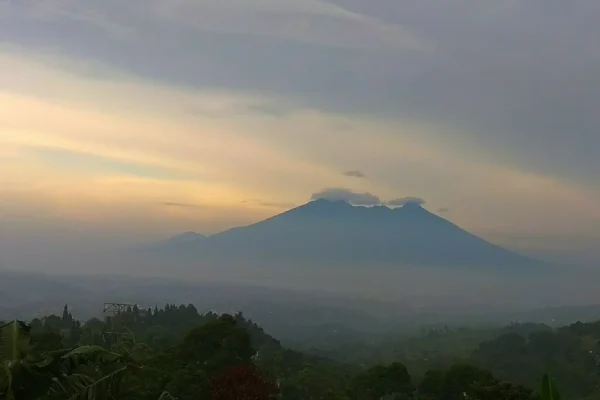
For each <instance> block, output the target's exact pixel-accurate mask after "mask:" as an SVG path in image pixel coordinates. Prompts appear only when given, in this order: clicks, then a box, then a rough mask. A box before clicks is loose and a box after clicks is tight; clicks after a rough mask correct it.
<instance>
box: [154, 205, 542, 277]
mask: <svg viewBox="0 0 600 400" xmlns="http://www.w3.org/2000/svg"><path fill="white" fill-rule="evenodd" d="M192 239H193V238H192ZM163 245H164V243H163ZM167 247H170V248H174V247H175V246H167ZM176 247H177V250H178V253H179V255H182V252H183V253H187V254H188V255H190V256H193V257H201V258H202V259H203V260H207V261H210V262H241V261H244V260H248V261H252V262H257V261H259V262H264V263H302V264H311V265H323V266H325V265H327V264H339V265H362V266H376V265H389V266H393V265H413V266H414V265H432V266H433V265H457V266H529V265H535V264H537V262H536V261H534V260H531V259H528V258H526V257H524V256H521V255H519V254H516V253H514V252H511V251H508V250H506V249H503V248H501V247H499V246H496V245H493V244H491V243H489V242H487V241H485V240H483V239H481V238H479V237H477V236H475V235H473V234H471V233H469V232H467V231H465V230H463V229H461V228H459V227H458V226H456V225H454V224H452V223H451V222H449V221H447V220H445V219H443V218H441V217H439V216H437V215H434V214H432V213H430V212H428V211H427V210H425V209H424V208H422V207H421V206H419V205H417V204H407V205H405V206H403V207H400V208H388V207H384V206H376V207H357V206H352V205H350V204H348V203H345V202H343V201H328V200H315V201H312V202H310V203H307V204H305V205H303V206H300V207H297V208H294V209H292V210H289V211H287V212H285V213H283V214H280V215H277V216H274V217H272V218H269V219H266V220H264V221H261V222H258V223H255V224H252V225H248V226H244V227H239V228H234V229H231V230H228V231H225V232H222V233H220V234H217V235H214V236H210V237H201V238H198V240H186V241H184V243H183V245H182V244H180V243H177V246H176Z"/></svg>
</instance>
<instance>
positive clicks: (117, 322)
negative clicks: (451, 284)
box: [0, 304, 600, 400]
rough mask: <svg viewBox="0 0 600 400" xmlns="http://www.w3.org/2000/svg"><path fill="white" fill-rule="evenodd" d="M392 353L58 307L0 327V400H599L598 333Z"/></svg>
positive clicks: (419, 343)
mask: <svg viewBox="0 0 600 400" xmlns="http://www.w3.org/2000/svg"><path fill="white" fill-rule="evenodd" d="M479 339H481V342H479V343H477V342H476V341H477V340H479ZM465 341H466V342H468V344H469V345H465V344H464V343H463V342H465ZM432 345H434V346H433V347H432ZM395 346H397V347H396V348H392V347H390V348H388V349H387V351H384V350H383V349H380V350H379V352H377V353H375V355H374V356H373V357H371V360H369V361H357V359H356V358H354V359H353V357H349V356H347V355H346V357H343V355H342V354H336V353H335V352H322V353H321V354H319V352H318V351H316V350H312V351H306V352H304V351H302V352H301V351H298V350H294V349H290V348H287V347H286V346H284V345H282V344H281V343H280V342H279V341H278V340H277V339H276V338H273V337H271V336H270V335H269V334H268V333H267V332H265V331H264V330H263V329H262V328H261V327H260V326H259V325H257V324H256V323H254V322H253V321H252V320H250V319H247V318H245V317H244V315H242V314H241V313H238V314H235V315H230V314H222V315H219V314H215V313H207V314H200V313H199V312H198V311H197V309H196V308H195V307H194V306H193V305H187V306H186V305H180V306H176V305H172V304H168V305H166V306H165V307H164V308H161V309H159V308H154V309H147V310H141V309H139V308H138V307H136V306H133V307H129V308H127V309H126V310H125V311H123V312H119V313H116V314H115V315H111V316H107V317H106V318H105V319H104V320H100V319H95V318H94V319H90V320H88V321H86V322H81V321H78V320H76V319H75V318H74V317H73V316H72V314H71V312H70V311H69V308H68V307H67V306H65V307H64V310H63V313H62V315H60V316H57V315H49V316H46V317H44V318H37V319H34V320H32V321H28V322H27V323H26V322H23V321H8V322H3V323H0V399H7V400H37V399H48V400H54V399H57V400H58V399H61V400H62V399H74V400H76V399H88V400H92V399H118V400H157V399H161V400H172V399H179V400H192V399H194V400H198V399H200V400H202V399H206V400H211V399H212V400H229V399H231V400H233V399H239V400H263V399H264V400H268V399H284V400H311V399H314V400H317V399H319V400H321V399H322V400H375V399H390V400H391V399H395V400H408V399H420V400H458V399H471V400H526V399H540V398H543V399H553V400H556V399H558V398H560V396H559V395H558V390H560V393H561V394H562V396H563V397H562V398H563V399H567V400H569V399H572V400H592V399H598V398H600V388H599V386H600V352H599V351H600V322H598V323H576V324H572V325H570V326H565V327H562V328H559V329H551V328H550V327H547V326H545V325H538V324H514V325H510V326H507V327H504V328H500V329H497V330H483V331H473V330H470V329H466V328H465V329H457V330H453V329H449V328H443V329H439V330H429V331H426V332H422V334H421V335H419V336H416V337H413V338H410V339H406V340H402V341H399V342H398V343H396V344H395ZM347 351H348V352H349V351H350V349H347ZM357 354H358V353H357ZM548 374H549V376H551V377H552V378H553V379H549V378H548ZM557 388H558V389H557Z"/></svg>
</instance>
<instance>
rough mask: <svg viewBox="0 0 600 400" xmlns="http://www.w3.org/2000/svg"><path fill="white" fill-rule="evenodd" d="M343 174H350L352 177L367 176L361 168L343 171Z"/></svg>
mask: <svg viewBox="0 0 600 400" xmlns="http://www.w3.org/2000/svg"><path fill="white" fill-rule="evenodd" d="M342 175H345V176H349V177H352V178H366V175H365V174H364V173H363V172H362V171H361V170H358V169H353V170H350V171H345V172H343V173H342Z"/></svg>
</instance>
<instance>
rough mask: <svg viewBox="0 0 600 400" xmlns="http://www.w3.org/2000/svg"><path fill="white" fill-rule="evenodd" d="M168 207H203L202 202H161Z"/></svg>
mask: <svg viewBox="0 0 600 400" xmlns="http://www.w3.org/2000/svg"><path fill="white" fill-rule="evenodd" d="M161 204H162V205H163V206H166V207H177V208H202V207H203V206H201V205H200V204H188V203H174V202H164V203H161Z"/></svg>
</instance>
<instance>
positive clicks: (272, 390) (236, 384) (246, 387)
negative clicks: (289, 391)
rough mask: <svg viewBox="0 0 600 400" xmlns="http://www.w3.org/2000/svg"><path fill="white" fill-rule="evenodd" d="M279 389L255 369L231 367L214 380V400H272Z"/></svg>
mask: <svg viewBox="0 0 600 400" xmlns="http://www.w3.org/2000/svg"><path fill="white" fill-rule="evenodd" d="M278 393H279V389H278V387H277V385H276V384H274V383H273V382H270V381H269V380H268V379H266V378H265V377H264V376H263V375H262V374H261V373H260V372H259V371H257V370H256V369H255V368H253V367H248V366H236V367H230V368H228V369H226V370H225V371H223V372H221V373H219V374H217V375H215V376H214V377H213V378H212V400H272V399H276V398H277V394H278Z"/></svg>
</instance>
